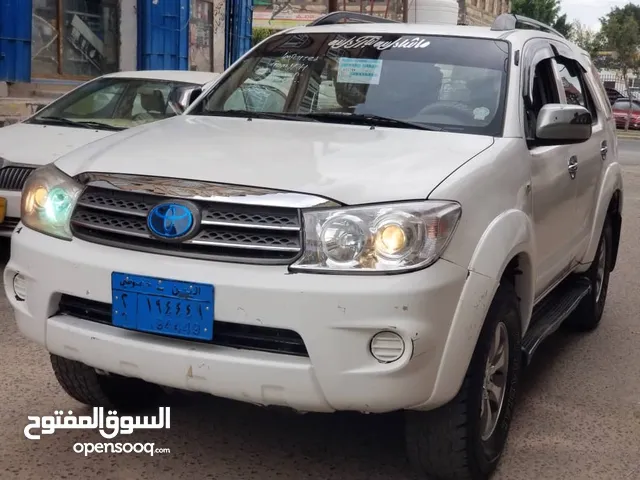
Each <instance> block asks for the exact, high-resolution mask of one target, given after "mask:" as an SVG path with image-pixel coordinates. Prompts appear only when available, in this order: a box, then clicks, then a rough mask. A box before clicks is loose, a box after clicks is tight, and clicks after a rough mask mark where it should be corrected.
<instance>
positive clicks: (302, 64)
mask: <svg viewBox="0 0 640 480" xmlns="http://www.w3.org/2000/svg"><path fill="white" fill-rule="evenodd" d="M316 61H318V57H314V56H309V55H299V54H297V53H293V52H285V53H283V54H282V56H281V57H279V58H277V59H274V60H273V62H272V65H273V68H275V69H277V70H282V71H285V72H289V73H302V72H304V71H305V70H306V69H308V68H309V67H310V66H311V65H313V63H314V62H316Z"/></svg>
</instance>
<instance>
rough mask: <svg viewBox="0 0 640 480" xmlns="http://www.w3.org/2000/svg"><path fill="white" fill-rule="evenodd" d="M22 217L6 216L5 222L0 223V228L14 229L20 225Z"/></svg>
mask: <svg viewBox="0 0 640 480" xmlns="http://www.w3.org/2000/svg"><path fill="white" fill-rule="evenodd" d="M19 222H20V219H19V218H18V217H4V222H2V223H0V230H5V231H6V230H13V229H14V228H16V227H17V226H18V223H19Z"/></svg>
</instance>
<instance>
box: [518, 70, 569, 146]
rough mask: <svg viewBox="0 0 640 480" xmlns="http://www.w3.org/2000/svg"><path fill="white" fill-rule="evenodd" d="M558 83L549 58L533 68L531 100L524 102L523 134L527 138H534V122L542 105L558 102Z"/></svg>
mask: <svg viewBox="0 0 640 480" xmlns="http://www.w3.org/2000/svg"><path fill="white" fill-rule="evenodd" d="M559 102H560V95H559V92H558V84H557V82H556V77H555V73H554V66H553V64H552V62H551V60H548V59H547V60H543V61H541V62H539V63H538V64H537V65H536V66H535V68H534V74H533V89H532V102H531V104H528V103H527V104H525V117H526V118H525V135H526V138H527V140H530V141H532V140H535V138H536V135H535V132H536V123H537V121H538V114H539V113H540V110H541V109H542V107H544V106H545V105H547V104H550V103H559Z"/></svg>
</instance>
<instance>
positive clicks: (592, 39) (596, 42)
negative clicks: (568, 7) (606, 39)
mask: <svg viewBox="0 0 640 480" xmlns="http://www.w3.org/2000/svg"><path fill="white" fill-rule="evenodd" d="M570 38H571V41H573V42H574V43H575V44H576V45H578V46H579V47H580V48H582V49H583V50H585V51H586V52H587V53H588V54H589V55H590V56H591V57H592V58H594V57H596V56H597V55H598V53H599V52H600V51H602V49H603V35H602V33H601V32H595V31H593V30H591V29H589V27H587V26H586V25H584V24H582V23H580V22H579V21H578V20H575V21H574V22H573V24H572V25H571V36H570Z"/></svg>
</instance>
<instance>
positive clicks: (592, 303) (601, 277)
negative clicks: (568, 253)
mask: <svg viewBox="0 0 640 480" xmlns="http://www.w3.org/2000/svg"><path fill="white" fill-rule="evenodd" d="M612 246H613V229H612V227H611V221H610V220H609V219H608V218H607V220H605V223H604V226H603V228H602V234H601V235H600V241H599V243H598V249H597V250H596V256H595V258H594V260H593V263H592V264H591V267H590V268H589V270H587V272H586V277H587V278H588V279H589V281H590V282H591V292H590V293H589V294H588V295H587V296H586V297H584V298H583V299H582V301H581V302H580V304H579V305H578V307H577V308H576V309H575V310H574V311H573V313H572V314H571V315H570V316H569V318H568V319H567V321H566V322H565V323H566V325H567V327H569V328H570V329H572V330H575V331H578V332H590V331H593V330H595V329H596V328H598V326H599V325H600V320H602V314H603V312H604V305H605V303H606V301H607V292H608V291H609V276H610V274H611V251H612ZM600 286H601V287H600Z"/></svg>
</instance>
